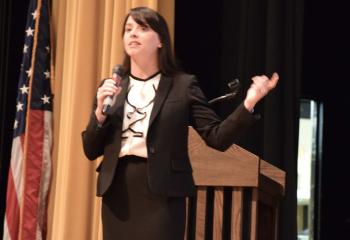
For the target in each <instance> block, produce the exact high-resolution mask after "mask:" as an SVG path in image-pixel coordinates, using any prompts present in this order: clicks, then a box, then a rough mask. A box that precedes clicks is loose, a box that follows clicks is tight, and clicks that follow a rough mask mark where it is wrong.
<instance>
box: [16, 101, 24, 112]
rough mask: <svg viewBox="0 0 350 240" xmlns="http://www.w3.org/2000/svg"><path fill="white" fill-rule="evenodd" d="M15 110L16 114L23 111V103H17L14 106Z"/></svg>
mask: <svg viewBox="0 0 350 240" xmlns="http://www.w3.org/2000/svg"><path fill="white" fill-rule="evenodd" d="M16 108H17V112H19V111H23V103H21V102H18V103H17V105H16Z"/></svg>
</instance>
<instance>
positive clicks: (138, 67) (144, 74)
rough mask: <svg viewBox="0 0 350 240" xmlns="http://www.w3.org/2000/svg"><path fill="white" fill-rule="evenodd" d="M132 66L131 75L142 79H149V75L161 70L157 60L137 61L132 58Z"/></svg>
mask: <svg viewBox="0 0 350 240" xmlns="http://www.w3.org/2000/svg"><path fill="white" fill-rule="evenodd" d="M130 67H131V68H130V72H131V75H133V76H135V77H138V78H141V79H147V78H148V77H149V76H152V75H153V74H154V73H156V72H158V71H159V67H158V62H157V61H149V60H148V61H147V60H144V61H136V60H134V59H130Z"/></svg>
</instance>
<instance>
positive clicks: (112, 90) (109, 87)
mask: <svg viewBox="0 0 350 240" xmlns="http://www.w3.org/2000/svg"><path fill="white" fill-rule="evenodd" d="M121 90H122V88H121V87H117V86H116V84H115V81H114V80H113V79H112V78H108V79H106V80H105V81H104V82H103V84H102V86H101V87H99V88H98V89H97V94H96V98H97V107H96V110H95V115H96V118H97V120H98V122H99V123H100V124H102V123H103V122H104V121H105V120H106V116H105V115H104V114H103V113H102V109H103V102H104V100H105V98H106V97H107V96H113V94H115V95H118V94H119V93H120V92H121Z"/></svg>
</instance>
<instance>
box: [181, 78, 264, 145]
mask: <svg viewBox="0 0 350 240" xmlns="http://www.w3.org/2000/svg"><path fill="white" fill-rule="evenodd" d="M188 92H189V99H190V104H191V108H190V116H191V119H190V124H191V125H192V126H193V128H194V129H195V130H196V131H197V132H198V134H199V135H200V136H201V137H202V138H203V140H204V141H205V142H206V144H207V145H208V146H210V147H212V148H215V149H217V150H220V151H225V150H227V149H228V148H229V147H230V146H231V145H232V144H233V143H235V142H236V141H237V140H238V139H239V138H240V137H242V135H243V134H245V133H246V132H247V129H248V128H249V127H250V126H251V125H252V124H253V123H254V122H255V121H256V120H257V119H258V116H256V115H253V114H252V113H250V112H249V111H248V110H247V109H246V108H245V107H244V105H243V104H240V105H239V106H238V107H237V108H236V109H235V111H233V112H232V113H231V114H230V115H229V116H228V117H227V118H226V119H224V120H221V119H220V118H219V117H218V115H217V114H216V113H215V112H214V110H213V109H212V108H211V106H210V104H209V103H208V101H207V99H206V97H205V96H204V94H203V92H202V90H201V89H200V87H199V85H198V82H197V80H196V78H195V77H192V79H191V81H190V85H189V91H188Z"/></svg>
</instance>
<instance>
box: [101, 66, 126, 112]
mask: <svg viewBox="0 0 350 240" xmlns="http://www.w3.org/2000/svg"><path fill="white" fill-rule="evenodd" d="M123 74H124V70H123V66H122V65H119V64H118V65H116V66H114V67H113V69H112V78H113V80H114V81H115V85H116V86H117V87H119V85H120V81H121V79H122V76H123ZM114 97H115V95H114V94H113V95H112V96H107V97H106V98H105V99H104V101H103V108H102V114H103V115H106V114H107V112H108V109H109V108H110V107H111V106H112V103H113V102H114Z"/></svg>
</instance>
